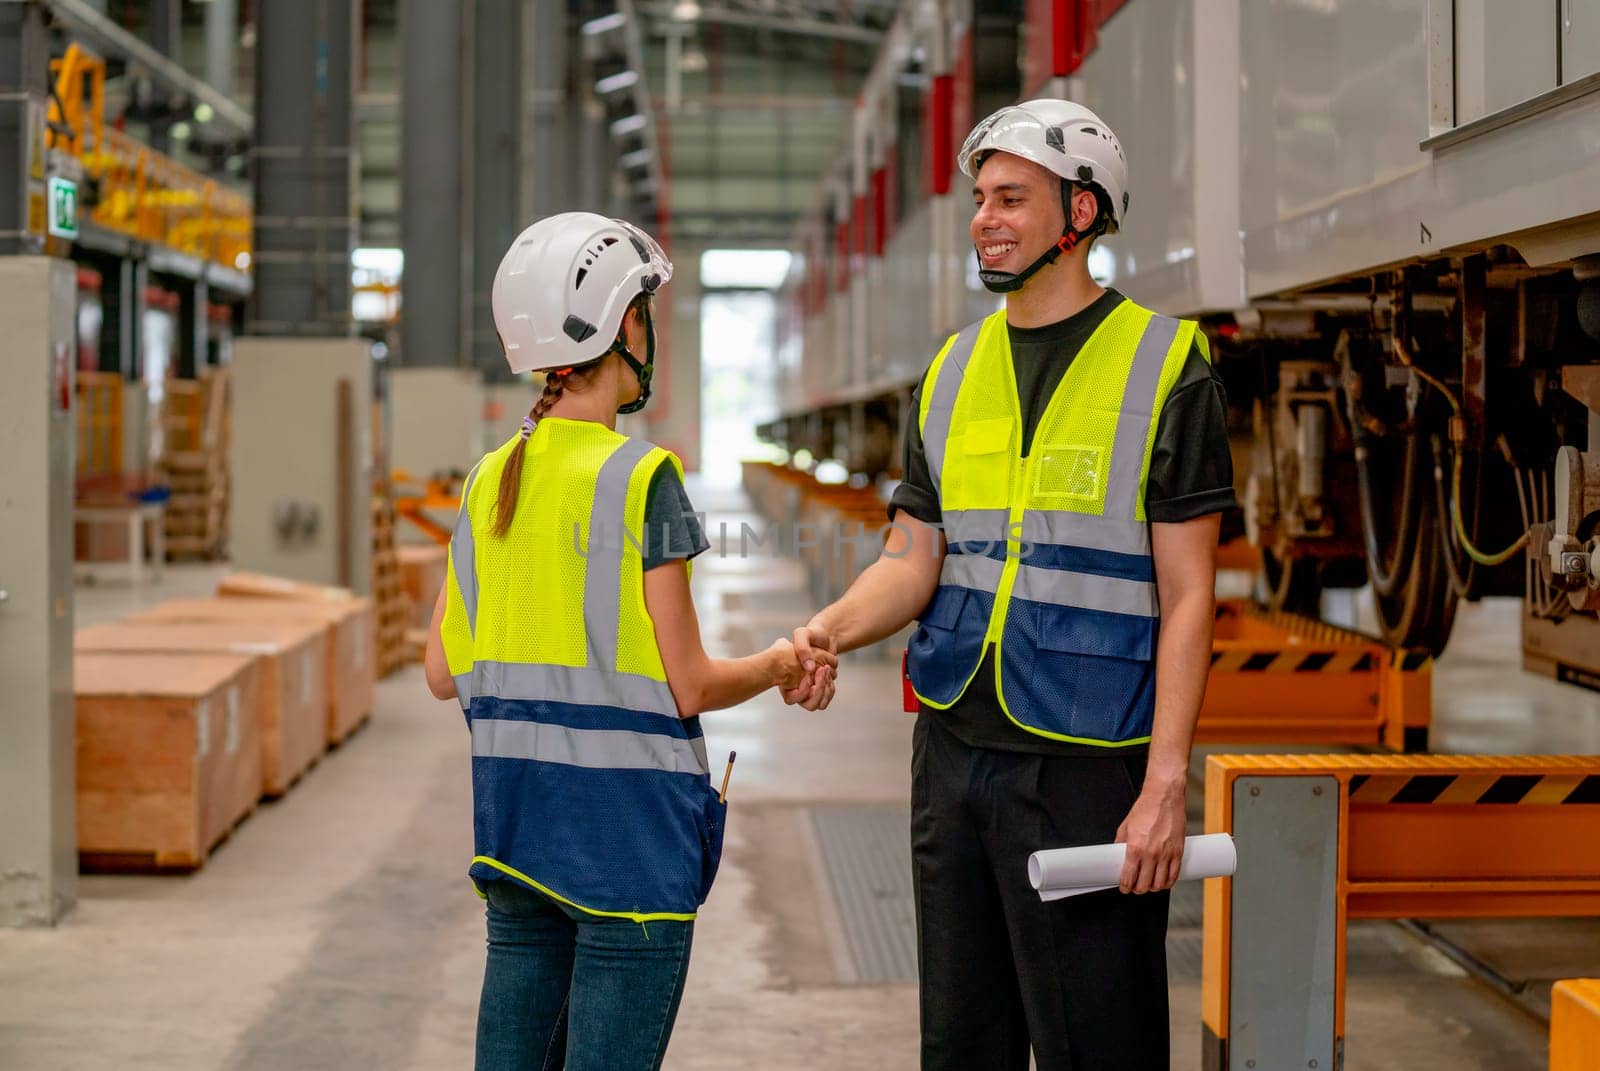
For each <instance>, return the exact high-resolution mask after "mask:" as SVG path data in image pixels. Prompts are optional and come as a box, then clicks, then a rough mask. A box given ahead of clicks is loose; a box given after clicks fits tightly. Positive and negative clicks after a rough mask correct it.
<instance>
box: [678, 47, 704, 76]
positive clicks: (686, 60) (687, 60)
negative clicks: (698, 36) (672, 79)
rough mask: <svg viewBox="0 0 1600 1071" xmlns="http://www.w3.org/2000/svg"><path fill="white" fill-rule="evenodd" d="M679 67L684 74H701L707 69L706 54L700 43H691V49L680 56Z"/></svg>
mask: <svg viewBox="0 0 1600 1071" xmlns="http://www.w3.org/2000/svg"><path fill="white" fill-rule="evenodd" d="M678 69H679V70H680V71H682V72H683V73H684V74H699V73H700V72H701V71H703V70H705V69H706V54H705V52H704V51H703V50H702V49H701V48H700V46H698V45H691V46H690V47H689V50H688V51H687V52H685V53H684V54H683V55H682V56H680V57H678Z"/></svg>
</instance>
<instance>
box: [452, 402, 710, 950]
mask: <svg viewBox="0 0 1600 1071" xmlns="http://www.w3.org/2000/svg"><path fill="white" fill-rule="evenodd" d="M534 436H535V438H533V439H530V440H529V442H528V444H527V446H526V447H525V448H524V449H525V450H526V453H525V455H524V462H523V464H524V470H523V476H522V479H523V480H524V481H525V482H526V481H531V480H537V481H538V486H539V487H540V488H541V489H542V490H543V492H544V493H546V494H547V495H548V498H545V499H543V500H540V504H539V505H538V506H534V505H532V504H531V503H530V502H529V500H528V499H527V498H524V499H523V500H522V503H521V509H520V510H519V512H518V514H517V517H516V519H514V520H513V522H512V532H511V533H510V535H508V537H506V538H507V539H508V540H509V539H512V538H513V537H515V538H516V539H518V540H520V541H521V542H520V543H512V544H511V547H514V548H516V549H515V550H512V549H510V548H508V547H507V546H505V545H500V544H495V543H492V542H490V541H493V540H497V539H499V538H500V537H496V536H494V535H492V534H490V529H491V527H492V524H493V520H494V499H495V495H496V494H497V492H498V485H499V476H500V473H501V472H502V471H503V465H504V462H505V460H506V458H507V457H509V455H510V451H511V450H512V449H515V448H516V441H515V440H513V441H512V442H511V443H508V444H506V446H504V447H502V448H501V449H500V450H499V451H496V452H495V453H494V454H490V455H489V456H488V457H486V458H485V459H484V461H483V462H481V463H480V468H481V469H482V470H483V471H482V475H483V477H484V479H483V480H481V481H477V480H474V482H473V484H471V485H469V486H468V488H467V489H466V490H464V492H463V496H462V515H461V518H460V519H458V521H457V526H456V531H455V535H454V537H453V538H452V540H451V549H450V558H449V560H450V567H451V568H450V571H451V574H452V578H453V581H454V588H455V590H454V591H452V592H449V593H447V594H448V596H449V601H448V602H447V607H448V609H447V622H446V625H447V627H446V629H445V630H444V632H445V636H446V647H447V655H448V656H449V660H450V663H451V668H452V672H453V675H454V677H455V680H456V687H457V691H458V692H459V693H460V694H461V695H462V696H463V697H468V700H467V711H468V723H469V725H470V727H471V733H472V755H473V800H474V813H475V821H474V826H475V840H476V849H477V850H476V854H475V857H474V860H473V866H472V869H471V874H472V877H473V878H474V880H475V881H478V882H480V883H481V882H485V881H492V880H504V879H507V878H510V879H515V880H519V881H522V882H524V883H526V884H528V885H531V886H533V887H534V888H537V889H539V890H540V891H542V892H544V893H546V894H548V895H550V896H552V897H554V898H556V899H558V900H560V901H562V902H564V903H567V904H571V905H572V906H574V907H577V908H579V909H581V910H583V911H586V912H589V913H591V914H595V915H602V916H616V917H623V918H629V919H633V920H635V921H640V922H644V921H649V920H652V919H692V918H693V917H694V914H695V910H696V908H697V907H698V906H699V904H700V903H701V902H702V901H703V900H704V897H705V893H706V892H707V891H708V889H709V882H710V875H711V874H712V873H714V871H715V860H716V856H717V854H718V853H719V852H720V840H719V839H718V838H717V836H713V833H712V830H714V829H720V822H721V818H720V806H721V805H720V804H718V802H717V800H716V793H715V791H714V790H713V789H712V788H711V785H710V779H709V777H708V776H707V768H708V763H707V758H706V745H705V739H704V737H703V736H702V735H701V732H700V725H699V720H698V719H696V718H688V719H683V718H680V717H679V716H678V709H677V704H676V702H675V700H674V698H673V695H672V690H671V688H670V687H669V686H668V684H667V681H666V680H665V675H664V673H662V672H661V670H660V668H659V667H660V653H659V650H658V649H656V647H655V638H654V633H653V631H652V630H650V629H649V628H648V620H647V619H646V620H645V626H646V628H645V631H644V632H643V633H641V632H640V624H639V612H636V611H634V610H633V609H632V608H633V607H634V606H642V605H643V598H644V594H643V591H642V588H641V586H640V585H641V584H642V576H643V570H642V554H641V542H640V540H639V539H636V538H635V536H636V535H638V534H639V533H640V532H641V531H642V529H643V518H644V512H645V506H646V501H645V499H646V495H647V492H648V486H649V483H650V479H651V477H652V475H653V474H654V473H655V471H656V470H657V469H658V468H659V467H660V466H661V465H662V464H669V463H670V464H676V462H675V461H671V460H669V459H670V455H668V454H666V452H665V451H662V450H659V449H658V448H656V447H653V446H652V445H651V444H650V443H647V442H643V441H641V440H637V439H628V438H625V437H623V436H621V435H618V434H617V433H615V432H613V431H611V430H609V429H607V428H605V427H604V426H603V425H599V424H589V423H584V422H578V421H564V420H546V421H543V422H541V424H540V426H539V427H538V428H537V429H536V430H535V432H534ZM475 475H476V473H475ZM477 483H481V484H482V487H481V488H477V490H476V494H474V493H473V490H474V486H475V485H476V484H477ZM590 487H592V488H593V492H592V494H593V497H592V500H590V501H588V502H587V503H585V502H584V497H585V496H586V495H587V494H588V493H589V488H590ZM540 508H544V509H545V510H546V512H544V513H542V514H541V513H540V512H539V510H540ZM521 510H528V513H527V514H524V513H523V512H521ZM569 518H570V519H572V522H573V524H575V525H581V524H584V523H586V524H587V526H588V527H587V531H588V537H587V541H586V543H585V544H584V545H580V540H579V538H578V535H579V533H575V532H572V531H570V530H569V531H568V532H567V533H565V535H564V536H563V537H558V539H559V540H560V545H558V546H552V547H548V548H546V547H545V546H544V545H543V544H542V543H540V542H537V541H535V542H532V543H530V542H528V541H529V540H530V539H533V538H535V537H534V536H533V535H530V533H543V532H545V530H546V528H550V529H551V530H553V529H554V528H558V527H560V525H562V524H565V523H566V522H567V519H569ZM519 524H525V525H532V526H533V527H531V528H528V527H524V528H521V529H519V528H518V525H519ZM541 524H542V525H544V526H545V527H544V528H541V527H540V525H541ZM537 538H538V539H545V538H549V537H548V536H547V535H544V534H540V535H538V536H537ZM513 554H515V557H511V556H510V555H513ZM486 555H487V556H486ZM574 555H576V557H574ZM562 561H565V562H566V563H567V564H564V565H563V564H560V563H561V562H562ZM579 562H581V566H580V565H579V564H578V563H579ZM486 563H488V564H487V565H486ZM486 568H487V569H488V570H489V571H488V572H484V570H485V569H486ZM573 568H581V570H582V587H581V594H580V589H579V587H578V585H577V584H575V583H573V582H572V581H571V576H572V573H571V570H572V569H573ZM562 569H565V570H567V572H565V573H562V572H560V571H559V570H562ZM496 570H498V572H496ZM508 570H510V571H509V572H508ZM563 577H565V578H567V579H565V580H563ZM625 608H626V615H625ZM468 611H470V621H469V624H470V627H461V624H460V622H459V620H458V619H459V617H460V616H462V615H464V614H467V612H468ZM625 616H626V617H627V621H628V622H629V623H628V624H627V625H626V626H625V625H624V617H625ZM580 620H581V628H582V632H583V648H582V653H581V655H580V656H579V657H581V658H582V659H583V662H584V664H582V665H568V664H557V663H554V662H551V661H537V660H530V658H531V656H527V657H524V655H523V654H520V653H519V652H529V651H549V650H551V649H552V646H554V648H555V649H558V650H575V649H576V648H575V646H574V644H572V643H568V642H567V639H568V638H570V636H571V635H574V634H572V633H570V632H569V633H559V632H554V631H551V630H554V629H558V628H568V629H569V630H570V629H571V628H572V626H573V625H576V624H577V623H578V622H579V621H580ZM489 622H493V623H494V624H493V625H492V626H491V625H490V624H489ZM625 629H626V631H627V632H628V633H629V634H627V635H624V632H625ZM485 630H490V631H485ZM494 630H498V634H495V632H494ZM508 630H509V631H508ZM536 641H537V642H536ZM552 641H557V642H552ZM640 644H648V649H647V650H644V651H642V652H641V648H640ZM480 654H481V657H480ZM541 657H542V656H541ZM623 665H629V666H632V667H635V668H637V667H641V666H643V667H645V668H646V669H647V670H648V672H629V671H625V670H623V669H622V668H621V667H622V666H623ZM652 665H654V666H655V667H657V668H654V669H650V668H649V667H650V666H652ZM468 667H470V668H468ZM464 669H465V670H466V671H465V672H463V670H464ZM657 674H659V676H658V675H657Z"/></svg>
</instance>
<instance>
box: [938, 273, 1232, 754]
mask: <svg viewBox="0 0 1600 1071" xmlns="http://www.w3.org/2000/svg"><path fill="white" fill-rule="evenodd" d="M1204 338H1205V336H1204V335H1203V334H1197V332H1196V326H1195V324H1194V323H1192V322H1188V321H1179V320H1173V319H1169V318H1167V317H1164V316H1157V315H1155V314H1154V313H1152V312H1150V311H1149V310H1148V309H1143V308H1140V307H1139V306H1138V305H1135V304H1134V303H1133V302H1131V301H1123V302H1122V304H1120V305H1118V306H1117V308H1116V309H1115V310H1113V311H1112V313H1111V315H1110V316H1108V317H1106V319H1105V320H1104V321H1103V322H1102V323H1101V324H1100V326H1099V328H1097V329H1096V330H1095V332H1094V334H1093V335H1092V336H1090V338H1089V340H1088V341H1087V342H1086V343H1084V346H1083V349H1082V350H1081V351H1079V353H1078V355H1077V356H1076V357H1075V358H1073V361H1072V364H1071V365H1070V366H1069V367H1068V368H1067V371H1066V374H1065V375H1063V376H1062V379H1061V383H1060V385H1059V386H1057V388H1056V391H1055V394H1054V395H1052V397H1051V399H1050V402H1049V405H1048V407H1047V408H1046V409H1045V411H1044V414H1043V416H1042V417H1041V418H1040V421H1039V426H1038V428H1037V429H1036V430H1035V432H1034V435H1033V440H1032V444H1031V446H1030V449H1029V452H1028V454H1027V456H1023V454H1022V412H1021V407H1020V404H1019V402H1018V399H1017V385H1016V374H1015V372H1014V370H1013V368H1012V363H1011V343H1010V339H1009V337H1008V335H1007V332H1006V317H1005V313H1004V312H1003V311H1002V312H997V313H995V314H994V315H992V316H989V317H988V318H986V319H984V320H981V321H979V322H977V323H974V324H970V325H968V326H967V327H966V328H964V329H963V330H962V331H961V332H960V333H959V334H956V335H954V336H952V337H951V339H950V340H949V341H948V342H947V343H946V344H945V346H944V348H943V349H942V350H941V351H940V353H939V355H938V356H937V357H936V358H935V359H934V361H933V364H932V365H931V366H929V369H928V373H927V376H926V378H925V379H924V381H923V385H922V406H921V411H920V413H919V415H918V421H919V426H920V428H921V429H922V440H923V445H924V448H925V450H926V452H927V457H928V468H929V471H930V473H931V474H932V476H933V480H934V483H935V485H936V486H937V489H938V492H939V503H940V506H941V508H942V510H943V513H944V518H943V523H944V529H945V538H946V540H947V550H946V554H945V558H944V563H943V566H942V568H941V571H940V574H939V587H938V590H937V592H936V593H935V594H934V596H933V599H932V601H931V602H930V603H929V604H928V607H927V609H926V610H924V611H923V614H922V617H921V618H920V620H919V627H918V629H917V631H916V632H915V633H914V634H913V636H912V639H911V643H910V649H909V652H908V659H907V668H908V671H909V674H910V677H911V683H912V687H913V689H914V690H915V692H916V695H917V698H918V699H920V700H921V701H922V702H923V703H924V704H926V705H927V706H929V707H932V708H934V709H936V710H937V709H945V708H948V707H949V706H951V705H952V704H953V703H955V702H956V700H958V699H959V698H961V696H962V695H963V694H965V692H966V690H967V687H968V686H969V685H970V684H971V683H972V680H973V678H974V677H975V676H976V675H977V672H978V669H979V667H980V666H981V665H982V663H983V657H984V654H985V653H986V652H987V651H988V650H989V649H990V647H991V646H992V647H993V648H994V653H995V658H994V665H995V680H994V688H995V693H996V695H997V696H998V697H999V700H1000V706H1001V709H1003V710H1004V711H1005V713H1006V716H1007V717H1008V718H1010V719H1011V720H1012V721H1013V722H1015V723H1016V724H1017V725H1018V726H1019V727H1021V728H1023V729H1025V730H1027V731H1028V732H1030V733H1034V734H1037V735H1039V736H1043V737H1048V738H1050V739H1052V740H1062V741H1068V742H1072V743H1079V744H1091V745H1099V746H1106V747H1117V746H1125V745H1130V744H1138V743H1143V742H1145V741H1148V740H1149V739H1150V730H1151V725H1152V723H1153V721H1154V718H1155V649H1156V636H1157V632H1158V629H1159V626H1160V619H1161V615H1160V607H1159V605H1158V602H1157V599H1156V584H1155V566H1154V562H1153V559H1152V558H1151V554H1150V529H1149V524H1148V522H1147V520H1146V518H1145V512H1144V489H1145V481H1146V479H1147V477H1148V474H1149V469H1150V451H1151V448H1152V446H1153V443H1154V440H1155V431H1156V425H1157V422H1158V420H1159V419H1160V415H1161V408H1162V405H1163V404H1164V403H1165V401H1166V398H1167V395H1168V394H1169V393H1170V392H1171V390H1172V385H1173V383H1174V382H1175V381H1176V380H1177V378H1178V375H1179V374H1180V373H1181V371H1182V370H1183V364H1184V360H1185V358H1186V356H1187V355H1188V352H1189V350H1190V348H1191V347H1192V346H1193V345H1194V343H1195V341H1196V339H1199V340H1200V344H1201V347H1202V352H1205V350H1204V346H1205V342H1204ZM1208 359H1209V357H1208Z"/></svg>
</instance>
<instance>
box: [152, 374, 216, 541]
mask: <svg viewBox="0 0 1600 1071" xmlns="http://www.w3.org/2000/svg"><path fill="white" fill-rule="evenodd" d="M161 424H162V430H163V433H164V436H163V438H164V443H163V448H162V456H161V471H162V474H163V478H164V479H165V481H166V483H167V485H168V486H169V487H170V488H171V489H172V497H171V499H170V500H169V501H168V502H167V509H166V532H167V556H168V557H170V558H190V557H195V558H209V559H214V558H218V557H220V556H221V555H222V553H223V550H224V547H225V544H226V541H227V533H228V501H229V496H228V440H229V436H230V434H231V427H230V420H229V406H228V379H227V373H226V371H225V370H223V369H220V368H208V369H205V370H204V371H202V372H201V373H200V377H199V378H198V379H176V378H174V379H169V380H167V383H166V397H165V399H164V400H163V402H162V407H161Z"/></svg>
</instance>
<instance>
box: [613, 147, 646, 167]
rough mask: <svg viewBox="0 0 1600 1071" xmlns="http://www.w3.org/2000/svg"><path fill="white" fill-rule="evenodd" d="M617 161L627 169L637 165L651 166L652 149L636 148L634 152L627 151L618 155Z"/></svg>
mask: <svg viewBox="0 0 1600 1071" xmlns="http://www.w3.org/2000/svg"><path fill="white" fill-rule="evenodd" d="M617 163H619V164H621V165H622V166H623V168H625V169H627V170H632V169H633V168H636V167H649V166H650V150H649V149H635V150H633V152H625V153H623V154H622V155H621V156H619V157H617Z"/></svg>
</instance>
